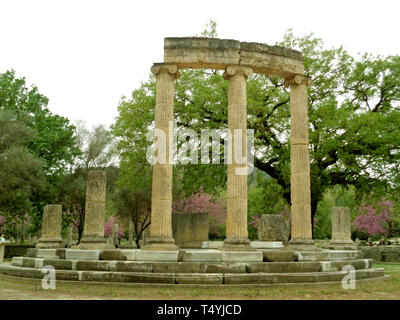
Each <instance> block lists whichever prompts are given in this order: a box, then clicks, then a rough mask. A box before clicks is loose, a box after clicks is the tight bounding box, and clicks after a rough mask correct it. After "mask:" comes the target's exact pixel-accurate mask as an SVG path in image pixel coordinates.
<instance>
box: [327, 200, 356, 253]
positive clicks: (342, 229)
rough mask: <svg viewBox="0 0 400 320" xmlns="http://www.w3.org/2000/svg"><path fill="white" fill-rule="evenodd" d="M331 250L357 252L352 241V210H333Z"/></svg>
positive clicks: (341, 208) (334, 208)
mask: <svg viewBox="0 0 400 320" xmlns="http://www.w3.org/2000/svg"><path fill="white" fill-rule="evenodd" d="M329 248H331V249H339V250H347V249H350V250H356V249H357V247H356V246H355V244H354V242H353V240H351V226H350V208H349V207H333V208H332V238H331V241H330V242H329Z"/></svg>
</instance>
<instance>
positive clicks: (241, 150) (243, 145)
mask: <svg viewBox="0 0 400 320" xmlns="http://www.w3.org/2000/svg"><path fill="white" fill-rule="evenodd" d="M252 73H253V70H252V69H251V68H249V67H244V66H229V67H228V68H227V69H226V71H225V73H224V75H223V77H224V78H225V79H227V80H228V128H229V131H230V133H231V137H232V144H231V145H232V159H231V163H230V164H229V163H228V181H227V182H228V185H227V216H226V239H225V241H224V245H223V247H222V250H249V249H250V248H251V247H250V241H249V239H248V231H247V93H246V91H247V88H246V85H247V77H249V76H250V75H251V74H252Z"/></svg>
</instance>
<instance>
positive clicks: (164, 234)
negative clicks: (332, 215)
mask: <svg viewBox="0 0 400 320" xmlns="http://www.w3.org/2000/svg"><path fill="white" fill-rule="evenodd" d="M184 68H193V69H198V68H208V69H219V70H225V72H224V78H225V79H226V80H227V81H228V127H229V129H230V131H231V132H234V130H241V131H242V134H243V136H246V129H247V110H246V108H247V95H246V81H247V78H248V77H249V76H250V75H251V74H253V73H259V74H263V75H273V76H278V77H282V78H284V79H285V86H287V87H290V92H291V93H290V112H291V118H290V120H291V122H290V123H291V132H290V146H291V154H290V160H291V199H292V208H291V214H292V224H291V225H292V230H291V240H290V245H291V246H292V247H297V248H305V247H308V248H314V241H313V239H312V230H311V206H310V201H311V195H310V160H309V151H308V116H307V112H308V102H307V86H308V85H310V84H311V83H312V82H311V79H310V78H308V77H307V76H305V75H304V65H303V57H302V55H301V53H300V52H298V51H295V50H291V49H286V48H281V47H271V46H268V45H264V44H260V43H249V42H240V41H236V40H221V39H213V38H166V39H165V42H164V63H155V64H154V65H153V67H152V68H151V70H152V72H153V73H154V74H155V76H156V81H157V84H156V109H155V128H156V129H160V130H163V131H164V132H165V133H166V136H168V134H169V131H170V130H171V128H170V127H169V123H170V122H171V121H173V115H174V82H175V80H176V79H178V78H179V76H180V73H179V69H184ZM232 140H233V141H232V145H233V146H234V145H235V137H234V136H233V138H232ZM242 143H243V144H244V145H243V146H242V150H243V151H242V152H246V153H247V147H246V140H245V139H243V140H242ZM172 148H173V146H172V141H170V140H168V141H167V146H166V154H167V156H168V159H167V164H161V163H157V162H156V163H155V164H154V167H153V188H152V212H151V221H152V224H151V228H150V239H148V242H149V246H147V247H146V248H145V249H147V250H177V246H176V245H175V241H174V239H173V237H172V229H171V228H172V227H171V214H172ZM232 152H234V150H233V151H232ZM243 156H244V157H247V154H243ZM238 172H247V162H245V163H244V164H242V163H241V164H239V163H236V162H235V159H233V162H232V163H231V164H228V186H227V222H226V239H225V241H224V246H223V247H222V248H223V249H227V250H251V246H250V241H249V239H248V232H247V174H240V175H239V174H238Z"/></svg>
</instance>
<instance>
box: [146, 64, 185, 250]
mask: <svg viewBox="0 0 400 320" xmlns="http://www.w3.org/2000/svg"><path fill="white" fill-rule="evenodd" d="M151 71H152V72H153V73H154V74H155V76H156V81H157V83H156V108H155V116H154V118H155V129H156V130H157V129H158V130H161V131H162V132H164V134H165V137H166V139H165V143H166V146H165V155H166V158H165V159H164V160H165V161H163V160H162V159H161V160H159V161H155V162H154V165H153V185H152V198H151V225H150V237H149V238H148V239H147V243H148V245H146V246H144V247H143V250H178V249H179V248H178V247H177V246H176V245H175V240H174V238H173V237H172V218H171V214H172V163H173V152H172V151H173V139H172V137H173V132H172V126H171V125H172V121H173V117H174V90H175V83H174V82H175V79H177V78H179V76H180V73H179V71H178V67H177V66H176V65H173V64H164V63H156V64H154V65H153V67H152V68H151ZM154 156H155V157H157V158H160V157H159V156H160V150H156V151H155V154H154Z"/></svg>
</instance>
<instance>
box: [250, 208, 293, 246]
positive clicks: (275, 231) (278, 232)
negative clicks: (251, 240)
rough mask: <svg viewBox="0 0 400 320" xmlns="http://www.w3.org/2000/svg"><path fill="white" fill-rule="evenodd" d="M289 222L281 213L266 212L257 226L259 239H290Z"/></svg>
mask: <svg viewBox="0 0 400 320" xmlns="http://www.w3.org/2000/svg"><path fill="white" fill-rule="evenodd" d="M289 233H290V230H289V223H288V222H287V221H286V220H285V217H284V216H282V215H280V214H265V215H263V216H261V219H260V222H259V224H258V228H257V236H258V240H261V241H281V242H286V241H288V239H289Z"/></svg>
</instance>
